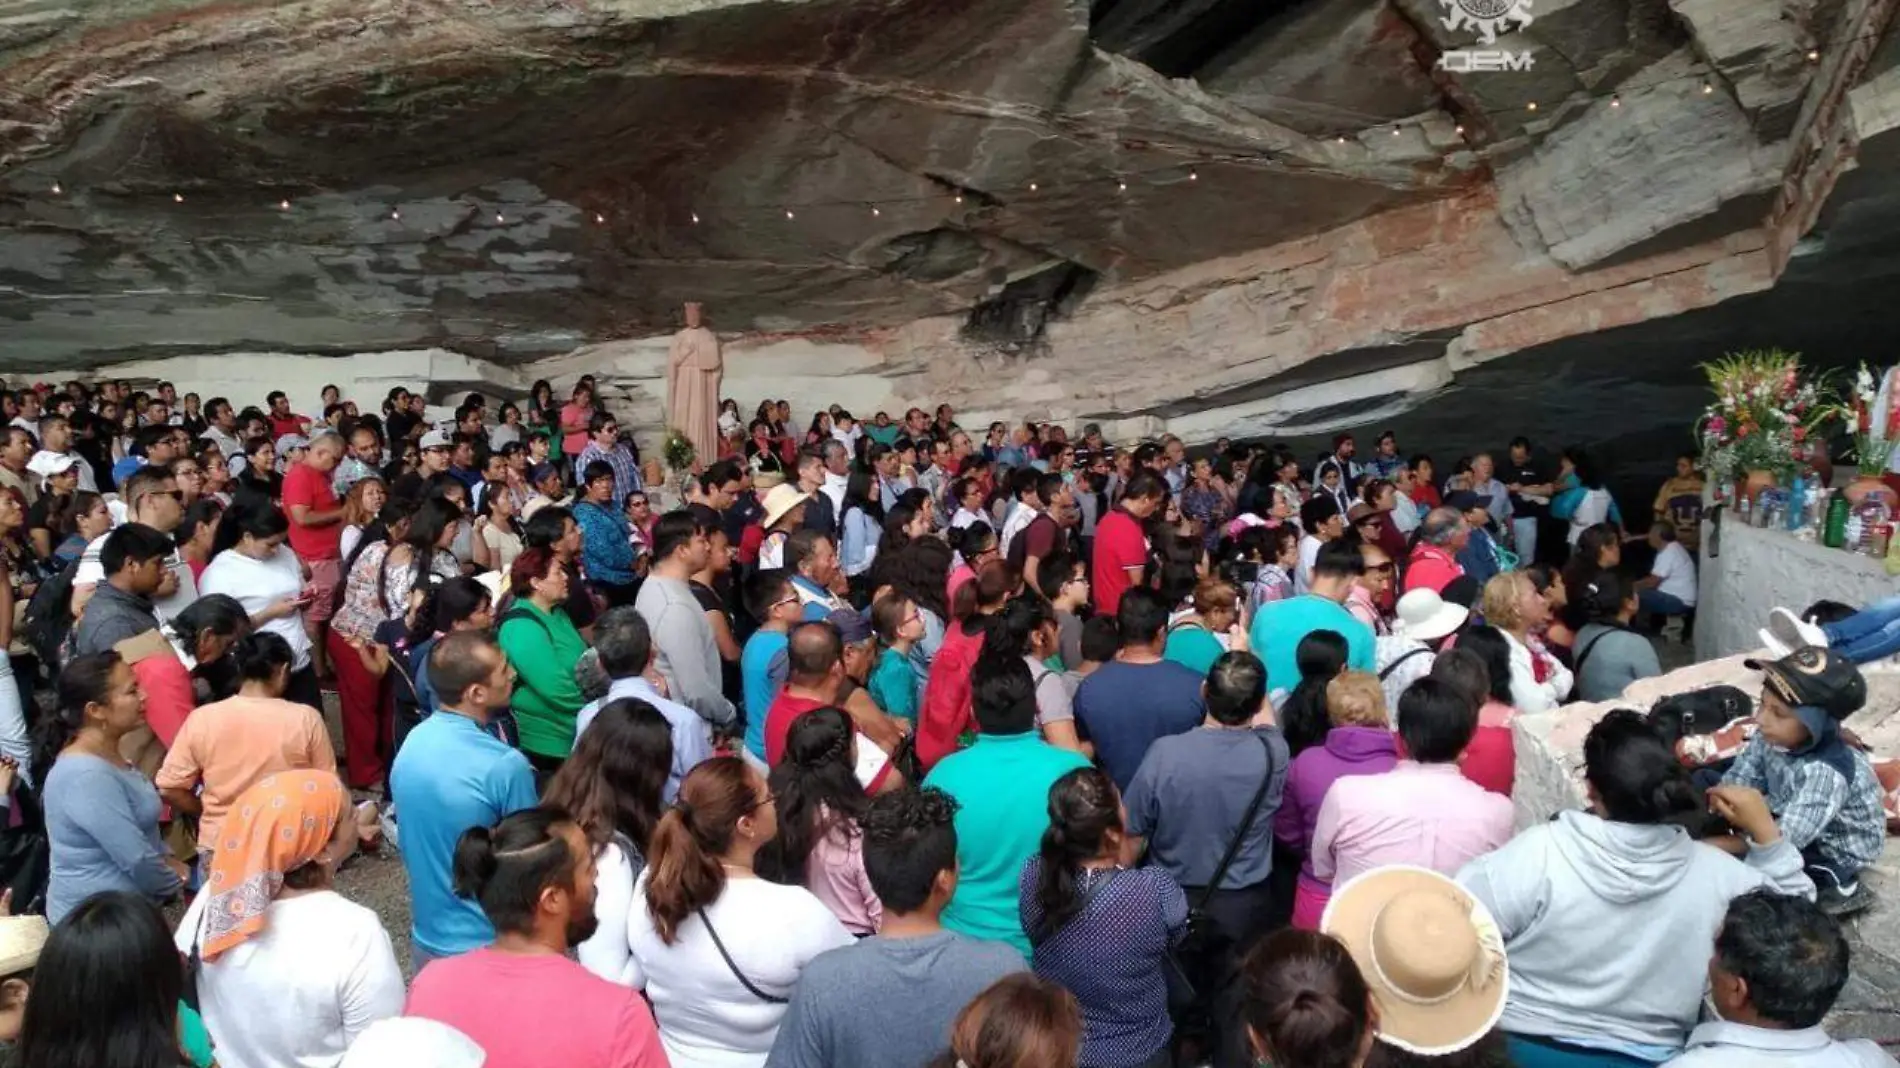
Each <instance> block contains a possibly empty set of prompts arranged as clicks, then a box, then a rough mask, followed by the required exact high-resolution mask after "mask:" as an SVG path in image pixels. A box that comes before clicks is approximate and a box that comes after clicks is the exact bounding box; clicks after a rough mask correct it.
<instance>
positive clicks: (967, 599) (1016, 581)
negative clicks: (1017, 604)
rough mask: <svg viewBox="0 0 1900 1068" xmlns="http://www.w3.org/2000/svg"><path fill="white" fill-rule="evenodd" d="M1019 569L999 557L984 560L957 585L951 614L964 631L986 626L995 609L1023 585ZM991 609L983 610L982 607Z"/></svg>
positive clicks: (967, 632)
mask: <svg viewBox="0 0 1900 1068" xmlns="http://www.w3.org/2000/svg"><path fill="white" fill-rule="evenodd" d="M1022 581H1023V577H1022V572H1020V571H1017V570H1016V569H1015V568H1013V567H1011V566H1009V565H1008V564H1006V563H1004V562H1003V561H1001V560H985V561H983V565H982V566H981V567H979V568H977V569H976V577H975V578H973V579H970V580H969V581H968V582H965V583H964V584H963V585H961V586H958V587H957V596H956V600H955V601H953V602H952V603H951V605H950V614H951V615H952V616H954V617H955V618H956V620H957V622H959V623H961V624H963V629H964V633H966V634H974V633H975V632H976V630H977V629H978V627H979V625H981V626H988V625H989V624H990V623H991V622H993V621H994V620H993V619H992V617H993V616H994V614H995V612H996V610H997V609H999V608H1001V607H1002V606H1003V602H1004V601H1007V600H1009V598H1010V596H1011V595H1012V594H1014V593H1015V592H1016V587H1018V586H1020V585H1022ZM986 608H987V609H989V610H990V611H988V612H984V611H983V609H986Z"/></svg>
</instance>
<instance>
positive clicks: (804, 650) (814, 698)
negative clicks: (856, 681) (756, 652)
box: [765, 622, 893, 794]
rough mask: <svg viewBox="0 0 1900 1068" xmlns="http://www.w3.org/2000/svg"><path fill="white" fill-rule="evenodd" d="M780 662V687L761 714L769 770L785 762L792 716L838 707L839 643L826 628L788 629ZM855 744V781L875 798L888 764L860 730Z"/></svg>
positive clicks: (841, 664)
mask: <svg viewBox="0 0 1900 1068" xmlns="http://www.w3.org/2000/svg"><path fill="white" fill-rule="evenodd" d="M785 662H786V671H787V674H786V679H785V685H784V686H783V687H780V689H779V692H778V696H777V697H775V698H773V699H772V704H771V705H770V706H769V707H768V708H767V709H766V710H765V762H766V763H767V764H769V765H771V766H772V767H778V764H779V761H781V760H783V759H785V739H786V737H787V736H788V735H789V734H791V732H792V724H793V723H794V722H795V721H796V720H797V719H798V717H800V716H802V715H804V714H805V713H807V712H815V711H817V710H818V709H821V708H841V707H842V703H841V697H842V694H843V692H844V687H845V671H844V638H843V636H842V635H840V634H839V633H838V628H836V627H834V626H832V625H831V624H829V623H825V622H814V623H801V624H799V625H798V626H796V627H794V628H792V635H791V639H790V640H789V642H788V643H787V644H786V647H785ZM857 744H858V763H857V771H858V782H859V783H861V784H862V785H863V786H864V792H865V793H869V794H874V793H877V792H878V791H879V790H880V789H881V788H883V787H884V785H885V780H887V779H889V778H890V774H891V769H892V766H893V765H892V764H891V762H890V760H889V759H887V758H886V756H885V754H884V751H883V750H881V749H878V748H877V744H876V743H874V742H872V741H871V740H870V739H869V738H866V737H865V736H864V733H863V732H862V731H860V732H858V734H857Z"/></svg>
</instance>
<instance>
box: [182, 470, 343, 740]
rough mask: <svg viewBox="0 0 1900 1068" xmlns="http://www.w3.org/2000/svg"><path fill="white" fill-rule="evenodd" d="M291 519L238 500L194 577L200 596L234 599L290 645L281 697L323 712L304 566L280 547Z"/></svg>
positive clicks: (269, 508) (267, 507)
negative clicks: (307, 624)
mask: <svg viewBox="0 0 1900 1068" xmlns="http://www.w3.org/2000/svg"><path fill="white" fill-rule="evenodd" d="M289 535H290V521H289V520H288V519H285V518H284V513H282V512H280V511H278V510H277V509H276V508H275V507H273V506H271V505H269V504H265V503H262V502H250V503H246V502H244V501H239V502H238V503H237V504H234V505H232V506H231V507H230V508H229V509H227V510H226V511H225V513H224V518H223V519H222V520H221V521H220V522H219V524H218V537H217V540H216V541H215V542H213V543H212V550H213V551H212V555H211V563H210V564H208V565H206V567H205V572H204V574H203V575H202V576H200V577H199V579H198V593H199V595H200V596H203V595H207V594H213V593H222V594H226V595H228V596H230V597H233V598H236V600H237V602H238V603H239V604H241V605H243V606H244V610H245V611H246V612H249V613H250V614H251V623H252V624H253V625H255V626H256V627H257V629H259V630H265V631H269V632H271V633H272V634H276V635H278V636H279V637H281V638H283V639H284V640H285V641H286V642H289V643H290V651H291V653H292V655H293V656H294V658H295V659H294V660H293V661H292V663H291V671H290V684H289V685H288V686H286V687H285V689H284V699H285V700H288V701H296V702H297V703H299V704H305V705H309V706H310V707H312V708H314V709H316V710H317V711H319V712H321V711H323V693H322V690H321V689H320V688H319V686H318V684H317V673H316V671H315V670H313V669H312V668H311V666H310V635H309V632H307V631H306V630H304V624H303V610H304V607H305V606H306V605H308V604H309V603H310V598H309V596H308V594H307V593H306V592H305V590H304V581H303V566H302V565H301V564H299V563H298V562H297V554H296V553H294V552H292V551H291V550H290V547H289V546H287V545H285V544H284V540H285V539H286V538H287V537H289Z"/></svg>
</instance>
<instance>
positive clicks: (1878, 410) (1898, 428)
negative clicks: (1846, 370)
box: [1825, 363, 1900, 477]
mask: <svg viewBox="0 0 1900 1068" xmlns="http://www.w3.org/2000/svg"><path fill="white" fill-rule="evenodd" d="M1825 414H1826V415H1828V416H1831V417H1833V418H1836V419H1839V420H1840V421H1841V424H1842V426H1843V427H1844V428H1845V429H1846V431H1847V433H1848V435H1849V436H1850V437H1852V438H1853V439H1854V459H1855V462H1856V463H1858V464H1859V465H1860V470H1861V473H1862V474H1865V475H1873V476H1875V477H1879V476H1880V475H1883V474H1885V473H1886V471H1887V466H1888V461H1889V460H1890V458H1891V457H1892V455H1893V450H1894V446H1895V445H1896V444H1900V367H1896V368H1889V369H1888V370H1886V371H1875V370H1873V369H1872V368H1870V367H1868V366H1867V365H1866V364H1864V363H1863V364H1861V365H1860V369H1859V370H1857V371H1855V372H1854V378H1853V384H1852V385H1850V386H1849V387H1847V389H1845V390H1844V391H1843V392H1842V395H1841V398H1840V401H1839V402H1838V403H1836V404H1832V405H1829V406H1828V407H1827V408H1826V410H1825Z"/></svg>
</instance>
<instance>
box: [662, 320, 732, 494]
mask: <svg viewBox="0 0 1900 1068" xmlns="http://www.w3.org/2000/svg"><path fill="white" fill-rule="evenodd" d="M724 370H725V363H724V361H723V360H722V359H721V358H720V355H719V336H718V335H717V334H714V333H713V332H712V331H711V330H709V329H707V328H706V327H705V326H703V325H701V323H700V318H699V303H698V302H697V301H688V302H687V303H686V329H684V330H681V331H680V332H679V333H677V334H674V335H673V348H672V351H671V353H670V354H669V355H668V357H667V361H666V420H667V423H668V424H669V425H671V426H676V427H678V428H680V429H681V430H683V431H685V432H686V436H687V437H688V438H690V439H691V440H692V442H693V453H694V455H695V456H696V458H697V460H698V465H699V466H704V465H706V464H710V463H712V462H713V461H715V460H717V459H718V458H719V379H720V375H721V373H722V372H723V371H724Z"/></svg>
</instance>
